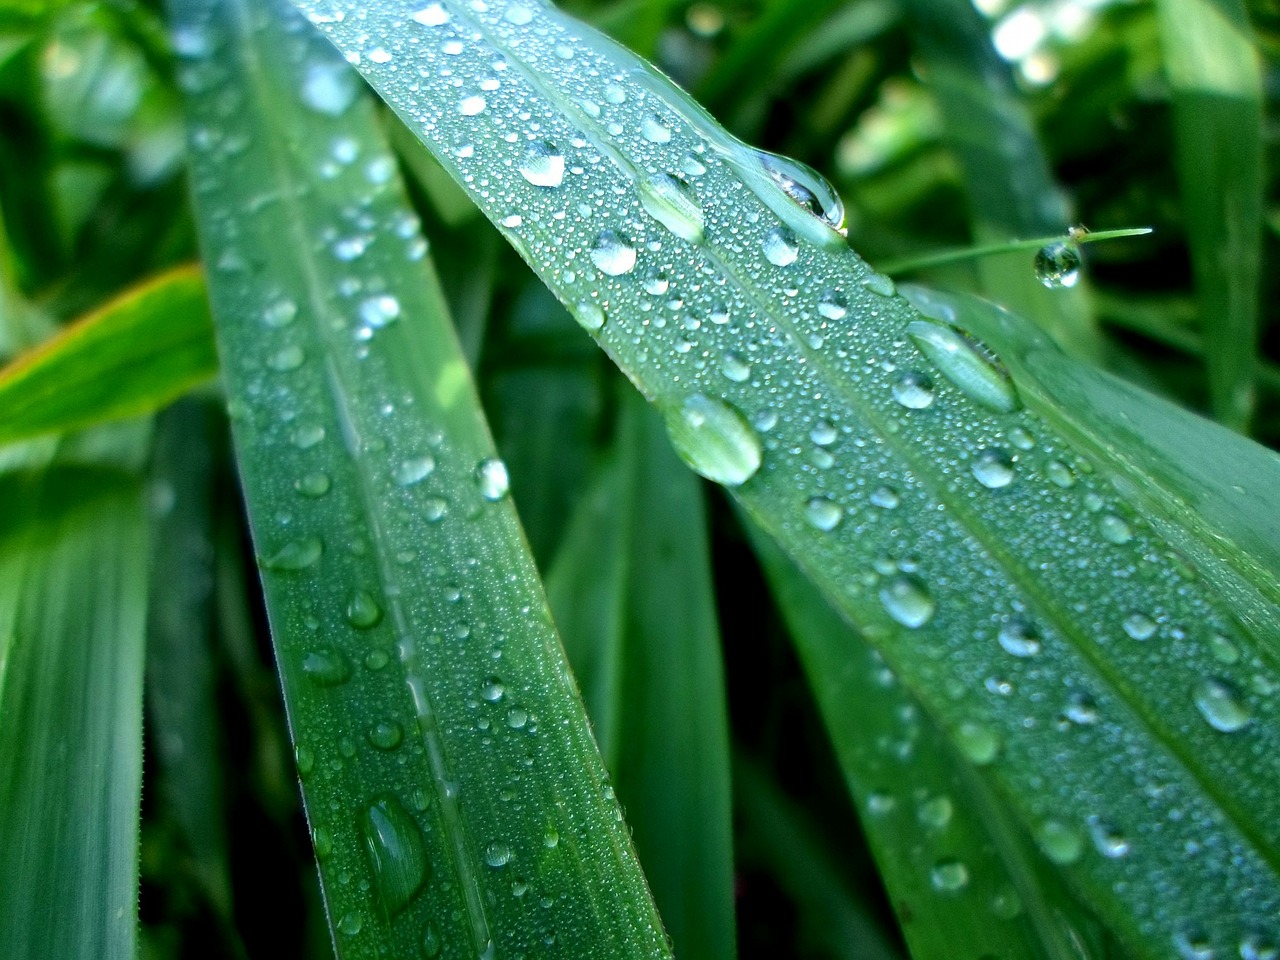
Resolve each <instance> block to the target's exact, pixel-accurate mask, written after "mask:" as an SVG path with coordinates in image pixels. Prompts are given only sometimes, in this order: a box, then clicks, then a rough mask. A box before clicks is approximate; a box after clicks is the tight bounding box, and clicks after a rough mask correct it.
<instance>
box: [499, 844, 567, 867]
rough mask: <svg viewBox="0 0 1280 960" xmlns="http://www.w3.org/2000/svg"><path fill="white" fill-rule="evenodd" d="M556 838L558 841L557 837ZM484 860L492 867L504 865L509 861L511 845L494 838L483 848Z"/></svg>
mask: <svg viewBox="0 0 1280 960" xmlns="http://www.w3.org/2000/svg"><path fill="white" fill-rule="evenodd" d="M556 839H557V841H558V840H559V837H557V838H556ZM484 862H485V863H487V864H488V865H489V866H491V867H494V868H497V867H505V866H506V865H507V864H508V863H510V862H511V847H510V846H509V845H508V844H505V843H503V842H502V841H501V840H494V841H493V842H492V843H490V844H489V845H488V846H487V847H485V848H484Z"/></svg>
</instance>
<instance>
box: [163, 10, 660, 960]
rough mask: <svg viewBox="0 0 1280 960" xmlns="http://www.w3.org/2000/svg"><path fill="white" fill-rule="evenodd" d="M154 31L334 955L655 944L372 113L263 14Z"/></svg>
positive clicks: (229, 15)
mask: <svg viewBox="0 0 1280 960" xmlns="http://www.w3.org/2000/svg"><path fill="white" fill-rule="evenodd" d="M174 15H175V31H176V36H177V38H178V44H177V45H178V47H179V50H180V51H183V52H184V53H185V54H186V55H187V61H186V62H185V64H184V65H183V66H182V82H183V84H184V87H185V89H186V91H187V93H188V110H189V129H190V138H191V144H192V155H191V163H192V169H193V178H192V179H193V188H194V193H195V198H196V213H197V217H198V220H199V224H200V231H201V242H202V246H203V249H204V251H205V256H206V260H207V261H208V262H209V263H211V264H214V265H215V266H214V267H213V270H212V274H211V280H210V292H211V295H212V299H213V314H214V318H215V325H216V328H217V336H218V338H219V347H220V351H221V354H222V357H223V359H224V378H225V381H226V384H227V390H228V394H229V396H230V402H231V404H232V411H233V419H234V422H233V433H234V436H235V442H236V451H237V455H238V462H239V467H240V472H241V477H242V481H243V485H244V489H245V494H246V500H247V503H248V508H249V515H250V523H251V526H252V529H253V535H254V545H255V549H256V552H257V554H258V556H259V558H260V560H259V563H260V566H261V568H262V580H263V586H264V589H265V593H266V600H267V609H268V615H269V617H270V620H271V627H272V637H273V642H274V644H275V648H276V656H277V661H278V666H279V670H280V676H281V680H282V684H283V687H284V694H285V702H286V706H287V709H288V713H289V720H290V727H291V731H292V735H293V737H294V744H295V751H296V756H297V760H298V771H299V774H300V775H301V778H302V784H303V796H304V800H305V804H306V809H307V815H308V819H309V821H310V826H311V831H312V837H313V840H314V843H315V848H316V853H317V856H318V858H319V862H320V875H321V881H322V884H323V887H324V894H325V899H326V905H327V910H328V915H329V920H330V925H331V929H332V933H333V937H334V941H335V947H336V949H337V952H338V953H339V954H340V955H341V956H343V957H348V958H358V957H381V956H384V955H392V956H402V957H410V956H421V955H424V954H425V955H426V956H432V957H433V956H435V955H436V954H437V953H441V954H442V955H448V956H450V957H459V956H464V955H468V956H473V957H474V956H481V957H492V956H515V955H520V954H524V955H534V954H543V953H545V952H548V951H549V952H551V953H553V954H554V955H558V956H565V957H595V956H600V957H604V956H610V957H620V958H621V957H626V958H636V957H646V958H648V957H664V956H668V955H669V953H668V949H667V946H666V943H665V939H664V937H663V934H662V931H661V927H660V926H659V922H658V919H657V915H656V913H655V911H654V908H653V904H652V901H651V899H650V897H649V894H648V891H647V889H646V888H645V884H644V879H643V877H642V876H641V873H640V870H639V867H638V866H637V863H636V860H635V855H634V853H633V851H632V847H631V842H630V838H629V836H628V834H627V831H626V828H625V826H624V825H623V823H622V817H621V814H620V812H619V810H618V807H617V804H616V801H615V800H614V799H613V798H612V795H611V792H610V791H609V789H608V786H607V777H606V774H605V771H604V767H603V765H602V763H601V762H600V757H599V754H598V752H597V751H596V748H595V745H594V743H593V742H592V740H591V736H590V732H589V730H588V726H587V722H586V718H585V716H584V714H583V712H582V707H581V703H580V701H579V700H578V699H577V698H576V697H575V696H574V694H573V692H572V688H571V683H570V681H569V679H568V668H567V666H566V664H565V662H564V659H563V654H562V651H561V649H560V645H559V642H558V640H557V638H556V635H555V631H554V629H553V627H552V625H551V621H550V615H549V613H548V611H547V608H546V602H545V600H544V598H543V595H542V593H541V589H540V586H539V584H538V581H537V577H536V574H535V572H534V569H533V564H532V561H531V559H530V557H529V554H528V550H527V547H526V546H525V543H524V540H523V538H522V536H521V534H520V530H519V526H518V523H517V521H516V518H515V514H514V511H513V509H512V507H511V504H510V502H509V498H508V497H507V477H506V472H505V467H504V466H503V465H502V464H501V462H500V461H498V460H496V459H494V453H493V446H492V441H491V440H490V438H489V433H488V430H487V428H486V426H485V423H484V420H483V418H482V416H481V413H480V411H479V407H478V405H477V402H476V398H475V393H474V388H473V387H472V385H471V382H470V379H469V376H468V373H467V369H466V364H465V361H464V359H463V357H462V354H461V351H460V349H459V347H458V343H457V340H456V337H455V336H454V333H453V331H452V329H451V327H450V325H449V323H448V318H447V316H446V314H445V311H444V307H443V301H442V298H441V294H440V290H439V287H438V284H437V283H436V281H435V279H434V275H433V274H432V272H431V270H430V268H429V267H428V266H427V264H426V263H425V262H424V260H423V256H424V253H425V242H424V240H423V238H422V236H421V234H420V233H419V231H418V229H417V223H416V219H415V218H414V217H413V216H412V215H411V213H410V211H409V209H408V208H407V206H406V204H405V200H404V196H403V189H402V186H401V184H400V182H399V180H398V179H397V177H396V171H395V165H394V163H393V162H392V158H391V154H390V152H389V149H388V147H387V144H386V143H385V142H384V141H383V140H382V139H381V137H380V135H379V131H378V128H377V125H376V119H375V116H374V112H373V108H372V103H371V102H370V101H369V100H368V99H367V98H365V97H364V96H362V95H361V93H360V87H359V79H358V78H357V77H356V76H355V75H354V73H352V72H350V70H349V68H348V67H347V65H346V64H344V63H343V62H342V60H341V58H339V57H337V56H336V55H335V54H334V52H333V50H332V49H331V48H330V47H328V46H327V45H326V44H324V43H323V41H322V40H321V39H320V38H319V37H318V36H316V35H315V34H314V33H313V32H311V31H310V30H309V29H307V27H306V25H305V23H303V22H302V21H301V20H300V19H299V18H297V17H296V14H294V13H292V11H291V10H290V9H289V8H288V7H287V5H281V4H275V3H272V4H268V5H262V4H251V3H248V2H241V0H231V2H206V0H177V2H176V3H175V4H174ZM303 198H305V201H304V199H303Z"/></svg>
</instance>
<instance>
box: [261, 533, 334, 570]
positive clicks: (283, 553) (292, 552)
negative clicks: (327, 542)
mask: <svg viewBox="0 0 1280 960" xmlns="http://www.w3.org/2000/svg"><path fill="white" fill-rule="evenodd" d="M323 552H324V543H323V542H321V540H320V538H319V537H303V538H302V539H301V540H290V541H289V542H288V543H286V544H285V545H284V546H283V547H281V548H280V549H279V550H277V551H276V552H275V553H273V554H271V555H270V556H267V557H264V558H263V560H262V566H263V567H264V568H266V569H267V570H305V569H306V568H307V567H309V566H311V565H312V564H314V563H315V562H316V561H317V560H319V559H320V555H321V554H322V553H323Z"/></svg>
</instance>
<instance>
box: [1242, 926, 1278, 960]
mask: <svg viewBox="0 0 1280 960" xmlns="http://www.w3.org/2000/svg"><path fill="white" fill-rule="evenodd" d="M1277 958H1280V949H1277V948H1276V945H1275V942H1274V941H1273V940H1271V939H1270V938H1269V937H1266V936H1264V935H1262V934H1260V933H1251V934H1249V935H1248V936H1246V937H1245V938H1244V939H1243V940H1241V941H1240V960H1277Z"/></svg>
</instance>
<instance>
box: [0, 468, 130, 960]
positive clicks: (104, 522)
mask: <svg viewBox="0 0 1280 960" xmlns="http://www.w3.org/2000/svg"><path fill="white" fill-rule="evenodd" d="M0 497H2V498H3V503H4V504H5V508H4V511H3V514H0V769H3V770H4V775H3V776H0V871H3V875H4V877H5V889H4V892H3V893H0V943H3V944H4V953H5V956H6V957H10V958H13V960H37V958H43V957H66V958H72V960H74V958H83V960H132V958H133V957H135V956H136V955H137V950H138V945H137V932H136V928H137V923H138V909H137V896H138V816H139V801H140V797H141V789H142V667H143V636H144V624H145V619H146V590H147V537H146V524H145V517H144V514H143V509H142V484H141V482H140V481H139V480H138V478H137V476H136V474H132V473H126V472H124V471H120V470H116V469H113V468H94V467H86V466H70V465H62V466H55V467H52V468H50V469H49V470H48V471H47V472H43V473H40V474H31V473H11V474H6V475H4V476H3V477H0Z"/></svg>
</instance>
